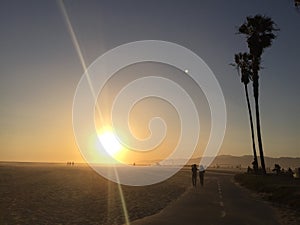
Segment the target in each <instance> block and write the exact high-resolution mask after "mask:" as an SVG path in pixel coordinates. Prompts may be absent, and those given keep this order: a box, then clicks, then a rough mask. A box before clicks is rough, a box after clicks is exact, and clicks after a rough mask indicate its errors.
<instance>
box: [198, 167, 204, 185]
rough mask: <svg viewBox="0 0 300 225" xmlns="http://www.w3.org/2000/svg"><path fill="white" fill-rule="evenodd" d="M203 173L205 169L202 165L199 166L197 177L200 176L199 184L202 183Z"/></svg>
mask: <svg viewBox="0 0 300 225" xmlns="http://www.w3.org/2000/svg"><path fill="white" fill-rule="evenodd" d="M204 173H205V169H204V167H203V166H202V165H200V166H199V178H200V184H201V186H203V185H204Z"/></svg>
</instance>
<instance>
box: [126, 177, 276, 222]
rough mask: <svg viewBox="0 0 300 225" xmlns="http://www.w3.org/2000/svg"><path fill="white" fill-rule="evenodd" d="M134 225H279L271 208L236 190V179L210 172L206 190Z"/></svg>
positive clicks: (190, 192) (189, 194) (195, 191)
mask: <svg viewBox="0 0 300 225" xmlns="http://www.w3.org/2000/svg"><path fill="white" fill-rule="evenodd" d="M197 182H198V183H197V184H199V179H198V181H197ZM131 224H132V225H148V224H149V225H150V224H151V225H160V224H162V225H168V224H170V225H176V224H178V225H179V224H180V225H183V224H187V225H193V224H205V225H227V224H228V225H279V223H278V222H277V219H276V217H275V212H274V211H273V209H272V208H271V207H270V205H269V204H268V203H266V202H263V201H260V200H258V199H257V198H256V197H254V196H253V195H252V194H251V193H250V192H249V191H248V190H245V189H244V188H241V187H239V186H237V185H236V184H235V183H234V182H233V175H230V174H222V173H209V172H207V173H206V177H205V184H204V187H199V186H198V187H197V188H196V189H194V188H192V187H191V189H190V190H188V191H187V192H186V193H185V194H184V195H183V196H182V197H180V198H179V199H178V200H176V201H175V202H173V203H172V204H170V205H169V206H168V207H166V208H165V209H164V210H162V211H161V212H160V213H158V214H156V215H153V216H149V217H145V218H143V219H140V220H136V221H133V222H132V223H131Z"/></svg>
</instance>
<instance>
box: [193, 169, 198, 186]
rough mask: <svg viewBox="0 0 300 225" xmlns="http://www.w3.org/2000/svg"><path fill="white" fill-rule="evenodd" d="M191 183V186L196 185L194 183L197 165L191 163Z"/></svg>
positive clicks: (195, 181) (195, 182)
mask: <svg viewBox="0 0 300 225" xmlns="http://www.w3.org/2000/svg"><path fill="white" fill-rule="evenodd" d="M192 183H193V186H194V187H196V184H197V165H196V164H193V165H192Z"/></svg>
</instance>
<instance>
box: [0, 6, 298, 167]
mask: <svg viewBox="0 0 300 225" xmlns="http://www.w3.org/2000/svg"><path fill="white" fill-rule="evenodd" d="M225 2H226V3H225ZM65 9H66V11H67V13H68V16H69V18H70V21H71V23H72V25H73V29H74V32H75V35H76V37H77V39H78V43H79V46H80V48H81V51H82V54H83V59H84V61H85V63H86V65H87V66H89V65H90V64H91V63H92V62H93V61H94V60H95V59H97V58H98V57H99V56H100V55H102V54H103V53H105V52H106V51H108V50H110V49H112V48H114V47H117V46H119V45H121V44H125V43H128V42H133V41H139V40H163V41H169V42H174V43H177V44H179V45H182V46H184V47H186V48H188V49H190V50H191V51H193V52H195V53H196V54H197V55H199V56H200V57H201V58H202V59H203V60H204V61H205V62H206V63H207V65H208V66H209V67H210V68H211V70H212V71H213V72H214V74H215V76H216V78H217V79H218V81H219V84H220V86H221V88H222V91H223V94H224V97H225V103H226V107H227V108H226V109H227V129H226V134H225V137H224V141H223V144H222V147H221V149H220V152H219V154H231V155H250V154H252V148H251V144H250V143H251V142H250V130H249V121H248V114H247V108H246V104H245V95H244V89H243V86H242V84H241V82H240V78H239V77H238V75H237V71H236V70H235V69H234V68H233V67H231V66H230V65H229V64H230V63H232V62H233V57H234V54H235V53H237V52H240V51H247V45H246V41H245V38H244V37H242V36H241V35H237V34H236V33H237V27H238V26H239V25H241V24H242V23H243V22H244V21H245V19H246V16H249V15H255V14H262V15H267V16H270V17H271V18H272V19H273V20H274V21H275V22H276V24H277V25H278V27H279V28H280V32H278V37H277V39H276V40H275V41H274V43H273V45H272V47H271V48H268V49H266V51H265V53H264V54H263V58H262V59H263V60H262V66H263V70H262V71H261V72H260V75H261V76H260V110H261V125H262V134H263V143H264V150H265V155H267V156H272V157H281V156H290V157H300V149H299V147H300V120H299V115H300V104H299V96H300V89H299V83H300V76H299V63H300V51H299V50H300V42H299V40H300V11H299V12H297V11H296V9H295V8H294V5H293V1H292V0H291V1H287V0H285V1H283V0H273V1H270V0H248V1H240V0H228V1H216V0H212V1H206V0H197V1H173V0H169V1H139V0H134V1H68V0H66V1H65ZM0 28H1V29H0V49H1V51H0V103H1V107H0V161H47V162H49V161H54V162H65V161H77V162H79V161H83V160H82V158H81V155H80V151H79V150H78V148H77V146H76V141H75V137H74V134H73V126H72V104H73V98H74V94H75V90H76V87H77V84H78V82H79V80H80V78H81V76H82V75H83V72H84V71H83V68H82V64H81V63H80V60H79V57H78V54H77V51H76V49H75V48H74V45H73V42H72V39H71V36H70V33H69V30H68V27H67V25H66V21H65V18H64V16H63V14H62V11H61V8H60V5H59V4H58V2H57V1H50V0H49V1H38V0H36V1H14V0H12V1H11V0H7V1H5V0H4V1H1V3H0ZM145 66H146V67H149V65H145ZM154 67H155V66H154ZM161 69H162V70H165V72H166V73H168V72H170V71H171V69H170V68H169V69H167V68H161ZM128 70H129V72H128V71H123V72H124V73H125V74H126V73H127V74H128V73H130V68H129V69H128ZM149 70H150V68H149ZM159 70H160V68H159V66H157V65H156V68H155V69H154V70H153V71H159ZM167 71H168V72H167ZM148 73H149V71H148ZM172 73H174V74H175V73H180V72H178V71H175V70H174V69H173V72H172ZM118 82H119V83H118ZM183 82H184V83H185V84H184V85H186V86H187V87H188V88H190V91H191V92H192V93H194V94H197V93H198V92H197V91H195V92H194V88H195V87H194V86H193V84H191V82H190V81H183ZM116 83H117V84H115V85H120V83H122V82H121V81H116ZM110 87H111V86H110ZM107 88H108V90H109V87H107ZM114 88H115V87H111V90H115V89H118V88H115V89H114ZM249 90H250V93H251V97H252V85H249ZM200 95H201V93H200ZM197 97H198V95H197V96H196V98H197ZM102 98H104V99H102V100H103V101H105V93H104V96H102ZM107 98H109V95H108V96H107ZM194 98H195V96H194ZM202 98H203V96H202V97H201V96H199V99H202ZM107 101H108V100H107ZM201 101H202V100H201ZM201 101H200V103H197V104H199V105H197V107H198V108H199V109H201V104H202V103H203V104H205V103H204V102H205V100H203V102H201ZM151 104H152V106H153V104H154V105H155V104H158V106H159V105H160V104H161V102H159V101H157V102H156V103H151ZM108 105H109V104H108ZM140 107H142V108H144V109H146V111H148V108H147V105H144V106H143V105H141V106H140ZM158 108H160V107H158ZM161 108H163V109H166V111H165V112H164V113H162V116H165V115H168V114H169V113H170V112H171V111H172V109H170V108H168V107H166V108H164V107H161ZM104 110H106V109H104ZM140 110H141V109H139V108H137V109H135V112H133V114H135V115H136V117H138V116H139V115H144V113H145V112H143V113H141V111H140ZM200 111H201V110H200ZM171 114H172V112H171ZM200 114H201V113H200ZM151 115H152V112H149V114H148V115H146V116H145V118H146V119H147V118H148V117H151ZM206 116H207V112H206V111H205V110H204V111H203V114H202V120H201V118H200V120H201V122H202V121H204V122H203V124H204V131H203V136H204V139H205V138H207V137H208V132H207V131H205V129H206V128H207V126H208V128H209V125H207V120H209V116H208V117H206ZM175 117H176V116H175ZM145 118H144V119H145ZM206 118H207V119H206ZM142 119H143V118H142ZM148 119H149V118H148ZM172 121H173V120H171V119H168V118H166V123H167V124H168V123H169V125H170V126H171V127H172V126H173V128H174V127H175V128H174V129H175V130H176V129H177V128H178V127H177V125H178V124H176V122H174V123H173V122H172ZM135 122H136V119H135ZM133 123H134V121H133ZM136 127H137V129H138V127H139V125H138V124H136ZM208 128H207V129H208ZM174 129H173V130H174ZM137 133H139V134H140V135H141V136H143V135H147V134H143V131H137ZM172 135H175V136H173V138H171V139H169V141H170V140H173V139H174V138H175V139H176V132H175V134H172ZM166 145H167V146H170V145H172V144H170V143H167V144H166ZM199 145H200V146H202V147H203V146H204V145H205V144H202V143H200V144H199ZM164 148H165V147H164ZM199 151H200V152H201V150H199ZM196 156H199V155H196ZM160 157H161V155H160V154H159V153H155V154H152V155H151V158H153V159H157V158H160Z"/></svg>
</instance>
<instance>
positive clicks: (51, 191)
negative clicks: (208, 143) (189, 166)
mask: <svg viewBox="0 0 300 225" xmlns="http://www.w3.org/2000/svg"><path fill="white" fill-rule="evenodd" d="M190 185H191V179H190V171H189V170H185V171H180V172H178V173H177V174H176V175H175V176H173V177H171V178H170V179H168V180H167V181H165V182H162V183H159V184H155V185H150V186H146V187H130V186H121V187H122V190H123V195H124V199H125V202H126V208H127V212H128V218H129V221H133V220H136V219H139V218H142V217H145V216H149V215H153V214H155V213H158V212H159V211H161V210H162V209H163V208H164V207H166V206H167V205H168V204H169V203H170V202H172V201H174V200H176V199H177V198H178V197H179V196H180V195H182V194H183V193H184V192H185V191H186V190H187V188H188V187H190ZM0 199H1V201H0V224H1V225H2V224H3V225H5V224H124V223H125V216H124V210H123V207H122V200H121V197H120V193H119V188H118V185H117V184H115V183H113V182H110V181H108V180H106V179H104V178H103V177H101V176H100V175H98V174H97V173H96V172H94V171H93V170H92V169H91V168H90V167H88V166H86V165H74V166H67V165H65V164H46V163H45V164H42V163H1V164H0Z"/></svg>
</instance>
